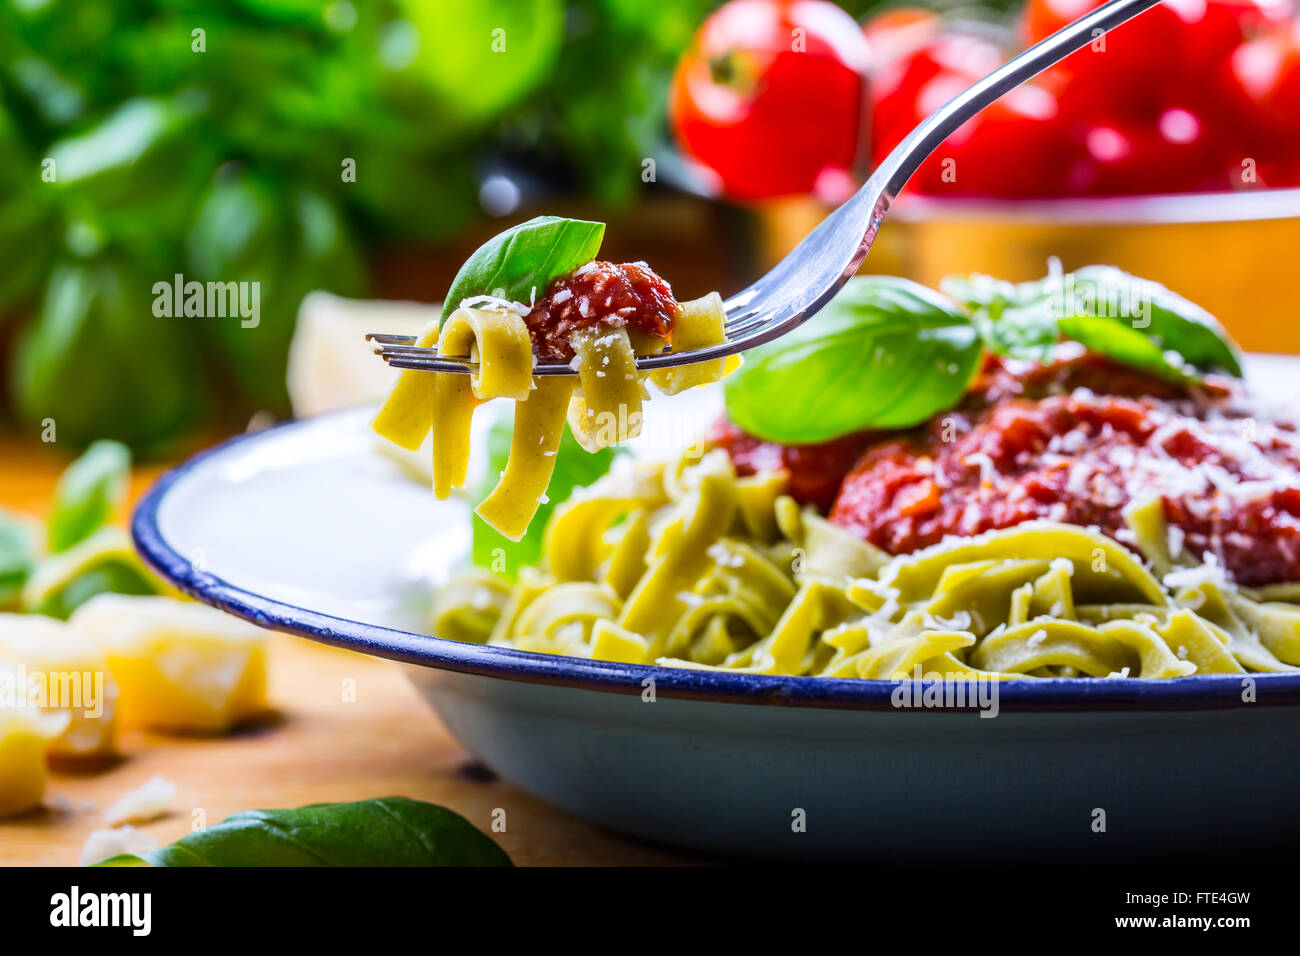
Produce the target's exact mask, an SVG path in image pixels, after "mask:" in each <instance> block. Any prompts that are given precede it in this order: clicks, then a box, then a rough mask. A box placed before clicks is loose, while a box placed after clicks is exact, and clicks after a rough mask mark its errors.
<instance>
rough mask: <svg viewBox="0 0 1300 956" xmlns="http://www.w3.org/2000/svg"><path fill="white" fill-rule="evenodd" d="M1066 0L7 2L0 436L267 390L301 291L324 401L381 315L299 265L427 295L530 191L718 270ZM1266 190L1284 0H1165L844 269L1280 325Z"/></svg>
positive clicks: (781, 247) (1297, 81)
mask: <svg viewBox="0 0 1300 956" xmlns="http://www.w3.org/2000/svg"><path fill="white" fill-rule="evenodd" d="M1096 5H1098V4H1096V3H1093V2H1091V0H1029V2H1028V3H1027V4H1026V3H1024V2H1022V0H1006V2H998V3H994V4H991V5H982V6H975V5H966V4H963V5H951V4H939V3H936V4H933V5H924V6H908V7H899V6H896V5H883V4H880V3H874V2H871V0H863V2H846V3H843V4H838V5H837V4H833V3H830V2H825V0H798V2H778V0H735V2H732V3H728V4H725V5H720V4H717V3H714V2H709V0H655V2H653V3H646V2H642V0H577V2H569V3H565V2H562V0H376V2H366V0H330V2H320V0H6V2H4V3H3V4H2V5H0V261H2V262H3V269H2V270H0V368H2V369H3V381H4V393H3V394H4V400H3V404H2V408H0V455H3V456H5V457H8V458H9V459H10V463H11V465H12V463H14V462H16V461H18V458H17V456H19V455H20V454H24V452H21V451H20V450H21V449H24V448H26V447H27V446H29V445H37V446H38V443H39V442H40V440H41V438H42V437H44V439H45V443H46V444H47V445H48V444H51V443H53V444H55V445H56V446H57V448H58V449H59V452H60V453H67V454H70V453H72V452H73V451H75V450H76V449H77V448H78V447H81V446H84V445H85V444H87V443H89V442H90V441H93V440H94V439H98V438H113V439H118V440H120V441H123V442H125V443H127V444H129V445H131V446H132V447H133V448H134V449H135V450H136V451H137V452H138V453H139V454H140V455H141V456H143V457H162V458H170V457H174V456H176V455H178V454H181V453H183V452H185V451H187V450H189V449H191V448H193V447H196V446H197V445H200V444H204V443H207V442H210V441H211V440H213V439H214V438H216V437H218V436H220V435H222V434H227V433H230V432H232V431H236V430H239V429H241V428H243V427H244V426H246V425H247V423H248V422H249V420H250V418H251V417H253V416H255V415H256V416H258V417H259V420H261V421H269V420H274V419H277V418H281V417H285V416H287V415H289V414H291V413H292V411H293V408H292V407H291V402H290V394H289V390H288V388H287V386H286V366H287V363H288V361H289V358H288V357H289V353H290V345H291V341H293V338H294V332H295V323H297V322H298V321H299V316H300V313H301V314H302V315H303V316H304V321H307V320H309V319H312V317H314V318H315V320H317V326H313V328H314V329H315V331H314V332H313V333H312V334H311V335H307V334H306V333H304V332H302V331H301V330H300V335H299V342H298V343H296V344H295V346H294V348H295V350H296V354H295V357H294V361H295V363H297V365H298V366H299V370H298V371H299V379H300V380H309V381H310V382H311V383H312V385H311V387H304V394H306V393H307V392H310V393H311V394H312V395H313V396H314V397H313V398H311V399H310V400H307V399H303V398H301V397H300V398H299V402H298V406H299V407H298V408H297V411H299V412H300V413H301V412H311V411H317V410H320V409H321V408H323V407H328V406H329V405H330V404H331V402H330V401H329V393H330V392H331V389H335V390H337V392H338V396H339V399H340V401H342V400H344V399H348V400H350V399H353V398H355V397H357V396H356V395H355V394H354V393H355V392H356V391H357V390H361V391H364V390H365V388H366V387H368V386H367V385H366V384H360V385H358V384H357V382H358V381H363V380H364V382H369V381H370V379H368V378H367V377H366V374H367V373H356V372H355V369H353V368H352V367H351V366H352V365H354V364H355V363H357V362H359V363H362V364H365V365H366V367H367V368H369V367H372V366H375V365H378V360H377V359H374V358H373V357H371V356H370V355H368V354H367V353H366V352H365V350H364V346H363V344H362V342H361V338H360V336H361V334H362V333H363V332H365V331H380V330H385V329H387V330H392V331H396V330H398V329H397V328H396V326H397V325H400V324H401V322H402V321H407V322H408V323H409V322H412V321H414V317H413V316H414V315H415V313H412V314H411V315H408V316H406V317H405V318H403V317H402V314H401V313H400V312H399V311H391V312H384V311H380V312H376V311H373V310H367V308H366V307H363V306H359V305H356V304H355V303H354V304H351V305H349V304H347V303H346V302H345V301H344V300H341V299H334V298H330V297H320V296H317V297H312V298H311V299H309V300H308V306H306V307H304V306H303V300H304V297H305V296H307V294H308V293H310V292H312V291H314V290H324V291H326V292H331V293H336V294H337V295H339V296H345V297H350V298H364V299H405V300H414V301H419V302H434V301H437V300H438V299H440V298H441V296H442V295H443V293H444V292H445V291H446V287H447V285H448V284H449V282H450V280H451V277H452V275H453V274H454V272H455V270H456V269H457V267H458V266H459V264H460V263H461V261H462V260H463V259H464V258H465V256H466V255H467V254H468V253H469V252H470V251H472V250H473V248H475V247H476V246H477V245H478V244H479V243H480V242H482V241H483V240H484V239H486V238H487V237H488V236H490V235H492V234H493V233H495V232H498V231H500V230H501V229H503V228H505V227H506V226H508V225H511V224H513V223H515V222H518V221H520V220H522V219H525V218H528V217H530V216H532V215H536V214H539V213H553V214H559V215H568V216H575V217H582V218H591V219H599V220H602V221H606V222H608V223H609V229H608V230H607V234H606V235H607V238H606V243H605V247H604V249H603V250H602V258H611V259H616V260H629V259H631V260H635V259H645V260H647V261H649V262H650V263H651V264H652V265H653V266H654V267H655V268H656V270H657V271H659V272H660V273H661V274H663V275H664V276H665V277H667V278H668V279H669V280H670V281H671V282H672V283H673V285H674V287H675V289H676V290H677V291H678V293H679V294H680V295H681V296H683V297H689V296H694V295H698V294H701V293H703V292H705V291H707V290H709V289H719V290H721V291H722V292H723V293H724V294H725V293H727V292H730V291H734V290H735V289H737V288H739V287H740V286H742V285H743V284H745V283H746V282H748V281H749V280H750V279H752V278H753V277H754V276H756V275H757V274H758V273H760V272H761V271H762V270H763V269H765V268H766V267H767V266H768V265H770V264H771V263H772V262H773V261H775V260H776V259H778V258H779V257H780V256H782V255H783V254H784V253H785V252H786V251H787V250H788V249H789V248H790V247H791V246H793V244H794V243H796V242H797V241H798V239H799V238H801V237H802V235H803V234H804V233H805V232H806V231H807V230H808V229H809V228H811V227H812V225H814V224H815V223H816V222H817V221H818V220H819V219H820V218H821V217H822V216H823V215H825V213H826V211H827V210H828V209H829V208H831V207H832V206H833V205H834V204H836V203H838V202H840V201H842V200H843V199H844V198H845V197H846V196H847V195H848V194H849V193H850V192H851V191H852V189H853V188H855V186H856V185H857V184H858V183H860V182H861V180H862V178H863V177H864V176H865V175H867V174H868V173H869V172H870V169H871V167H872V164H873V162H874V161H876V160H878V159H879V158H880V157H881V156H883V155H884V154H885V153H887V152H888V150H889V149H890V148H891V147H892V146H893V145H894V144H895V143H896V142H897V141H898V140H899V139H900V138H901V137H902V136H903V135H904V134H905V133H906V132H907V131H908V130H910V128H911V127H912V126H913V125H915V123H916V122H917V121H919V119H920V118H921V117H923V116H924V115H926V114H927V113H929V112H930V111H931V110H932V109H934V108H935V107H937V106H938V105H939V104H940V103H942V102H943V101H944V100H946V99H947V98H948V97H949V96H951V95H952V94H953V93H955V92H957V91H958V90H960V89H962V88H963V87H965V86H967V85H969V83H970V82H972V81H973V80H974V79H976V78H978V77H979V76H981V75H983V74H984V73H986V72H987V71H988V70H990V69H992V68H993V67H994V66H995V65H996V64H997V63H998V62H1000V61H1001V60H1003V59H1005V58H1006V57H1007V56H1009V55H1011V54H1013V53H1014V52H1016V51H1017V50H1019V49H1021V48H1023V47H1024V46H1025V45H1026V44H1028V43H1030V42H1034V41H1036V40H1038V39H1041V38H1042V37H1044V36H1046V35H1048V34H1050V33H1051V32H1053V31H1054V30H1056V29H1058V28H1059V27H1060V26H1062V25H1064V24H1065V23H1066V22H1068V21H1069V20H1071V19H1074V18H1075V17H1077V16H1079V15H1081V14H1082V13H1083V12H1085V11H1086V10H1087V9H1089V8H1091V7H1093V6H1096ZM1297 186H1300V34H1298V33H1297V27H1296V10H1295V6H1294V4H1293V2H1292V0H1177V2H1176V3H1168V2H1167V3H1165V4H1163V5H1162V6H1161V7H1158V8H1156V9H1154V10H1153V11H1151V12H1149V13H1147V14H1144V15H1143V16H1141V17H1140V18H1138V19H1137V20H1135V21H1133V22H1131V23H1129V24H1127V25H1125V26H1124V27H1121V28H1120V29H1119V30H1117V31H1115V32H1114V33H1113V34H1112V35H1110V36H1108V37H1105V38H1103V39H1101V40H1099V41H1098V42H1097V43H1096V44H1094V45H1093V47H1092V48H1089V49H1087V50H1084V51H1081V52H1080V53H1079V54H1076V56H1075V57H1073V58H1071V60H1070V61H1068V62H1067V63H1066V64H1064V65H1063V66H1061V67H1060V68H1058V69H1056V70H1054V71H1052V73H1051V74H1049V75H1046V76H1044V77H1042V78H1040V80H1038V81H1036V82H1035V83H1034V84H1033V85H1032V86H1028V87H1024V88H1021V89H1020V90H1017V91H1015V92H1013V93H1012V94H1010V95H1009V96H1007V97H1005V98H1004V99H1003V100H1002V101H1001V102H999V104H997V105H996V106H995V107H993V108H992V109H990V110H988V111H986V112H985V113H984V114H983V115H982V116H981V117H979V118H978V119H977V120H975V121H972V123H971V124H969V125H968V126H967V127H965V128H963V129H962V130H961V131H959V133H957V134H956V135H955V136H954V137H953V138H952V139H951V140H950V141H949V143H948V144H946V145H945V147H944V148H943V149H941V150H940V151H939V152H938V153H937V154H936V155H935V156H934V157H933V158H932V160H931V162H929V163H927V165H926V168H925V169H923V170H922V172H921V173H919V174H918V176H917V177H916V178H915V179H914V181H913V184H912V186H911V187H910V189H909V194H908V195H906V196H905V197H904V198H903V200H902V201H900V205H899V208H898V216H899V219H898V221H894V220H891V222H890V224H889V225H888V227H887V228H886V229H885V230H884V232H883V233H882V236H881V238H880V241H879V243H878V246H877V248H876V249H875V250H873V252H872V255H871V257H870V259H869V260H868V263H867V266H866V268H867V269H868V270H870V271H881V272H890V273H897V274H903V275H909V276H912V277H914V278H917V279H919V280H921V281H924V282H928V283H935V282H937V281H938V279H939V278H940V277H942V276H943V275H946V274H949V273H953V272H971V271H979V272H987V273H992V274H996V275H999V276H1003V277H1005V278H1009V279H1028V278H1033V277H1037V276H1041V275H1042V274H1044V272H1045V271H1046V262H1047V259H1048V257H1049V256H1059V257H1060V258H1061V259H1062V261H1063V263H1064V265H1065V267H1066V268H1073V267H1077V266H1081V265H1085V264H1088V263H1092V262H1105V263H1114V264H1117V265H1119V266H1122V267H1124V268H1126V269H1128V270H1129V271H1132V272H1134V273H1137V274H1140V275H1144V276H1146V277H1149V278H1153V279H1156V280H1159V281H1162V282H1164V283H1166V284H1167V285H1169V286H1171V287H1173V288H1174V289H1176V290H1177V291H1178V292H1181V293H1183V294H1184V295H1186V296H1188V297H1189V298H1191V299H1193V300H1195V301H1199V302H1200V303H1201V304H1203V305H1205V306H1206V307H1207V308H1209V309H1210V310H1211V311H1213V312H1215V313H1216V314H1218V315H1219V316H1220V318H1221V319H1223V321H1224V322H1225V323H1226V324H1227V325H1228V327H1229V329H1230V331H1231V332H1232V333H1233V334H1234V335H1235V336H1236V337H1237V339H1238V340H1239V341H1240V342H1242V344H1243V345H1245V346H1246V347H1247V348H1252V349H1258V350H1265V351H1297V352H1300V329H1298V328H1297V324H1296V322H1295V306H1294V295H1293V293H1292V287H1293V282H1294V280H1293V275H1294V265H1293V263H1294V257H1295V250H1296V248H1297V246H1298V239H1300V189H1297V188H1295V187H1297ZM177 275H182V276H183V277H184V280H186V281H199V282H209V281H218V282H228V281H233V282H247V283H253V282H255V283H257V284H258V289H259V299H260V318H259V321H258V324H257V325H256V327H247V326H246V325H245V324H244V323H241V322H240V321H239V320H238V319H237V318H231V317H213V316H190V317H184V316H171V315H158V314H157V312H158V307H157V301H156V298H157V297H156V293H155V291H154V289H155V285H156V284H157V283H160V282H162V283H171V282H172V281H173V278H174V277H175V276H177ZM322 316H324V318H322ZM340 316H342V317H343V318H340ZM336 320H337V321H336ZM367 323H369V325H367ZM376 323H380V324H376ZM326 327H328V329H330V330H332V331H329V332H324V331H321V329H324V328H326ZM331 337H332V338H331ZM326 340H329V341H326ZM340 355H345V356H355V359H353V358H348V357H345V358H340ZM345 366H346V367H345ZM379 371H380V372H382V371H383V370H382V369H380V370H379ZM51 424H53V427H54V429H55V430H56V431H57V439H56V440H55V441H54V442H51V436H52V434H53V432H51V429H50V426H51ZM5 480H8V481H16V480H17V478H16V477H13V471H12V469H11V470H9V471H8V473H6V477H5Z"/></svg>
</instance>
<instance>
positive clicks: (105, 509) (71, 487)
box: [48, 441, 131, 552]
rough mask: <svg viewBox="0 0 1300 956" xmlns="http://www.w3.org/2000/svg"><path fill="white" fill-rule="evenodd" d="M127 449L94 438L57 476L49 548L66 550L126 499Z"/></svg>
mask: <svg viewBox="0 0 1300 956" xmlns="http://www.w3.org/2000/svg"><path fill="white" fill-rule="evenodd" d="M130 474H131V452H130V450H129V449H127V447H126V446H125V445H123V444H122V443H121V442H115V441H97V442H95V443H94V444H93V445H91V446H90V447H89V448H87V449H86V451H85V453H84V454H83V455H82V456H81V457H80V458H78V459H77V460H76V461H74V462H73V463H72V464H71V465H69V466H68V468H67V470H65V471H64V472H63V474H62V475H61V476H59V483H58V486H57V487H56V488H55V489H54V501H53V503H52V504H51V505H50V516H49V519H48V524H49V542H48V544H49V549H50V550H51V551H55V552H58V551H66V550H67V549H68V548H70V547H72V546H73V545H74V544H80V543H81V542H82V541H84V540H85V539H86V538H88V537H90V536H91V535H92V534H93V533H94V532H96V531H98V530H99V529H100V528H102V527H103V526H104V525H105V524H106V523H107V522H108V520H109V519H110V518H111V517H112V516H113V512H114V511H115V510H116V509H117V508H119V507H120V506H121V505H122V503H123V502H124V501H125V500H126V489H127V480H128V479H129V478H130Z"/></svg>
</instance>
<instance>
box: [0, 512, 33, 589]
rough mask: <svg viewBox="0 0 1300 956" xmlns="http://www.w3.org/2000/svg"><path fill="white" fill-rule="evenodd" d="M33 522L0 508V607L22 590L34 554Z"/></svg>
mask: <svg viewBox="0 0 1300 956" xmlns="http://www.w3.org/2000/svg"><path fill="white" fill-rule="evenodd" d="M33 524H34V522H31V521H29V520H28V519H26V518H22V517H20V516H18V515H15V514H10V513H9V512H7V511H5V510H4V509H0V611H3V610H5V609H6V608H9V607H11V606H12V605H13V604H14V602H15V600H16V599H17V597H18V595H20V594H21V593H22V590H23V584H25V583H26V581H27V576H28V575H29V574H31V571H32V564H33V563H34V561H35V555H36V530H35V529H34V528H33Z"/></svg>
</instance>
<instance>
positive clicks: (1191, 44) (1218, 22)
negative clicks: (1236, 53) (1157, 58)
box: [1187, 0, 1296, 68]
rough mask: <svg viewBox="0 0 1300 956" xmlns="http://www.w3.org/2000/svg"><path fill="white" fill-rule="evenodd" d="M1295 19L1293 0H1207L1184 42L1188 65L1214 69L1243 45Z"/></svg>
mask: <svg viewBox="0 0 1300 956" xmlns="http://www.w3.org/2000/svg"><path fill="white" fill-rule="evenodd" d="M1295 15H1296V5H1295V0H1207V2H1206V5H1205V13H1204V16H1203V17H1202V18H1201V19H1200V20H1199V21H1197V22H1195V23H1194V24H1193V27H1194V28H1193V29H1192V30H1191V32H1190V36H1189V38H1188V40H1187V50H1188V55H1189V58H1190V63H1192V64H1194V65H1195V67H1196V68H1213V67H1217V66H1218V65H1219V64H1220V63H1222V62H1223V61H1224V60H1226V59H1227V58H1228V57H1229V56H1230V55H1231V54H1232V51H1233V50H1235V49H1236V48H1237V46H1238V45H1239V44H1241V43H1242V42H1243V41H1245V40H1252V39H1254V38H1256V37H1258V36H1260V35H1262V34H1265V33H1268V32H1271V31H1273V30H1276V29H1278V28H1280V27H1282V26H1285V25H1286V24H1287V23H1289V22H1290V21H1292V20H1293V19H1295Z"/></svg>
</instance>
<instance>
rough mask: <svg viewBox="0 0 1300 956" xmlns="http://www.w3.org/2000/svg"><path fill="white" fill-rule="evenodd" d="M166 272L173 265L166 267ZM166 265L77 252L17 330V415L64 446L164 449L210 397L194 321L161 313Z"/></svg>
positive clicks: (14, 358)
mask: <svg viewBox="0 0 1300 956" xmlns="http://www.w3.org/2000/svg"><path fill="white" fill-rule="evenodd" d="M164 275H165V273H164ZM158 276H159V273H158V272H156V271H153V269H152V268H150V267H149V266H147V264H145V263H143V262H136V261H133V260H128V259H125V258H122V257H121V256H119V255H117V254H113V255H106V256H104V257H101V258H99V259H95V260H69V261H66V262H63V263H61V264H60V265H58V266H57V267H56V268H55V270H54V272H53V273H52V274H51V275H50V278H49V282H48V285H47V287H46V292H45V300H44V303H43V305H42V307H41V309H40V312H39V313H38V314H37V315H36V316H34V318H33V321H31V322H29V323H28V324H27V326H26V327H25V328H24V329H23V331H22V333H21V334H20V335H19V337H18V344H17V348H16V349H14V351H13V354H12V355H11V361H12V363H13V364H12V380H11V383H10V386H11V390H12V394H13V396H14V403H15V407H16V410H17V412H18V416H19V418H20V419H21V420H22V421H23V423H24V424H26V425H27V426H28V427H29V428H31V429H32V430H34V431H40V430H43V429H45V428H46V427H47V426H49V425H53V426H54V427H55V428H56V431H57V437H58V441H59V442H60V443H61V444H67V445H76V446H87V445H89V444H91V442H93V441H95V440H96V439H99V438H115V439H117V440H119V441H122V442H125V443H127V444H128V445H131V446H133V447H135V448H138V449H145V450H153V451H163V450H166V449H167V446H168V444H169V443H170V442H172V441H174V440H175V439H176V438H177V437H178V436H179V435H182V434H184V433H186V432H188V431H189V430H190V429H192V428H193V427H194V425H195V423H196V422H197V421H198V420H199V419H200V418H201V417H202V416H203V414H204V412H205V411H206V409H207V407H208V403H209V402H210V401H211V389H210V387H209V386H208V384H207V383H206V382H205V381H204V374H203V369H202V367H201V366H199V365H198V359H199V354H198V349H196V348H195V347H194V334H195V333H194V329H195V324H194V320H193V319H190V320H186V319H183V318H165V317H159V316H156V315H155V314H154V312H153V304H154V303H153V301H152V299H151V295H150V288H151V287H152V285H153V284H154V283H155V282H156V281H157V280H158Z"/></svg>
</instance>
